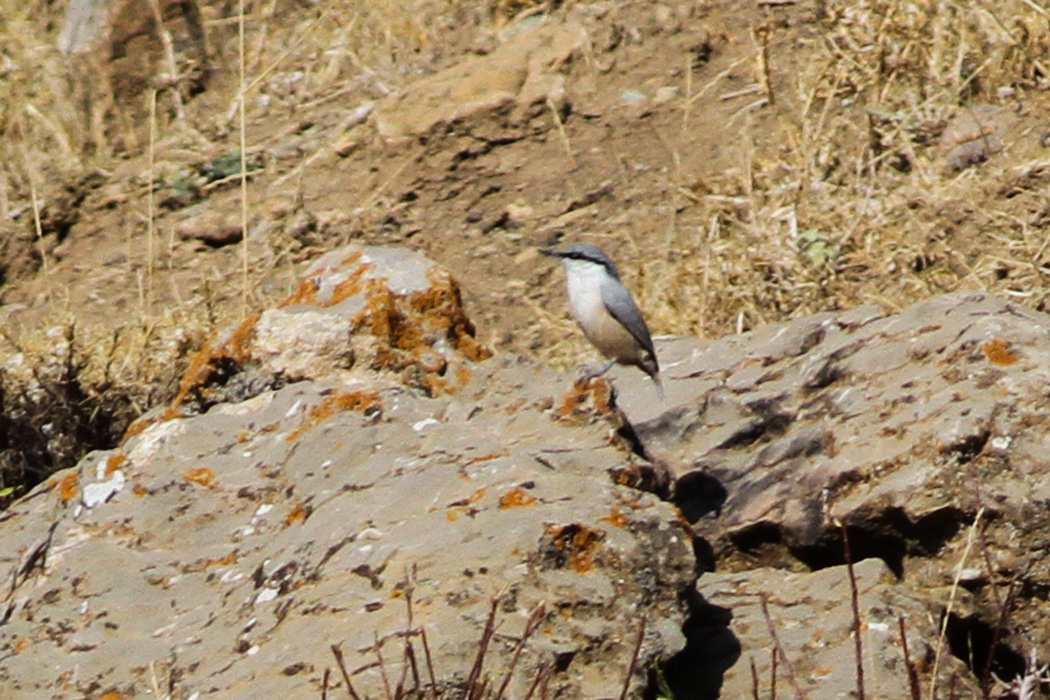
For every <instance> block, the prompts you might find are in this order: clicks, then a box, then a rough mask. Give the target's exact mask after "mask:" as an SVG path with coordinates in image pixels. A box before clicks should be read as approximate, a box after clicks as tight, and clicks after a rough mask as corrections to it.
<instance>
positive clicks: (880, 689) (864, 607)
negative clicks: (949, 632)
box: [679, 559, 969, 700]
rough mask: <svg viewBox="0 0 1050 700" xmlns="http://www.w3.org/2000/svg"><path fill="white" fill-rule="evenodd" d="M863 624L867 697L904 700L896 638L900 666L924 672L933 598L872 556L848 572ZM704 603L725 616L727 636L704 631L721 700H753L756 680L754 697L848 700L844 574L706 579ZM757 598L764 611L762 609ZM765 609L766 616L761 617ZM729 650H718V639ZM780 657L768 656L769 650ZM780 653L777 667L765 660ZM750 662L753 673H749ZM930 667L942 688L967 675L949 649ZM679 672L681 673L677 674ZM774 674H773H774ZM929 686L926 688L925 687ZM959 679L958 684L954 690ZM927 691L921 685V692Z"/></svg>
mask: <svg viewBox="0 0 1050 700" xmlns="http://www.w3.org/2000/svg"><path fill="white" fill-rule="evenodd" d="M854 574H855V576H856V580H857V602H858V610H859V617H860V622H861V646H862V654H863V659H864V676H863V680H862V682H863V685H864V689H865V697H868V698H885V699H886V700H900V698H908V697H911V691H910V687H909V673H908V668H907V663H906V657H905V654H904V648H905V647H904V644H903V643H902V640H901V635H900V629H901V628H900V619H901V618H903V619H904V629H905V633H906V634H907V648H908V655H907V660H908V661H910V662H911V663H912V665H913V667H914V668H915V669H916V678H917V679H918V678H919V677H920V676H919V674H918V671H919V669H922V670H923V671H924V673H923V676H928V675H929V674H930V672H931V671H930V669H931V668H932V666H933V665H934V659H935V657H936V653H937V649H936V639H937V637H938V634H937V632H938V630H937V629H936V626H935V624H934V621H933V620H931V618H930V616H929V614H928V611H929V609H930V608H931V607H932V605H931V601H929V600H928V599H925V598H924V597H923V596H922V595H921V594H919V593H918V592H917V591H915V590H914V589H912V588H911V587H910V586H908V585H907V584H904V583H900V582H898V581H897V578H896V577H895V576H894V575H893V573H892V572H891V571H890V570H889V569H888V568H887V567H886V565H885V564H884V563H883V562H881V561H879V560H878V559H866V560H865V561H862V562H859V563H858V564H857V565H856V566H855V567H854ZM697 589H698V590H699V592H700V594H701V595H702V596H703V599H704V601H705V603H706V604H707V605H710V606H713V607H715V608H717V609H723V610H729V611H732V621H731V622H730V623H729V624H728V629H730V630H731V631H732V632H733V636H732V637H727V636H726V635H725V634H724V633H723V632H721V630H719V628H718V627H712V628H710V629H708V630H705V631H704V632H703V633H702V641H699V642H698V643H701V644H707V646H708V648H710V649H711V650H712V652H713V653H712V654H711V656H712V657H713V660H714V661H715V662H718V661H721V662H722V665H723V666H726V667H727V668H725V673H724V676H723V683H722V686H721V689H720V692H721V697H725V698H746V697H751V689H752V687H753V686H752V684H753V682H754V680H755V679H756V678H757V680H758V687H759V697H768V696H769V694H770V691H771V688H772V686H773V685H778V686H779V687H780V688H781V689H782V691H781V692H783V693H784V695H786V696H789V697H791V696H793V692H794V687H796V686H797V687H798V688H799V689H800V690H801V691H802V693H803V696H804V697H807V698H843V697H852V696H853V695H854V694H855V692H856V690H857V688H858V681H857V665H856V664H857V662H856V659H857V656H856V641H855V636H854V632H853V630H854V616H853V608H852V597H851V592H850V591H851V589H850V583H849V575H848V572H847V569H846V567H845V566H837V567H832V568H828V569H823V570H821V571H817V572H813V573H788V574H785V573H784V572H783V571H779V570H776V569H765V568H760V569H754V570H751V571H745V572H740V573H735V574H705V575H703V576H702V577H701V578H700V581H699V584H698V586H697ZM763 601H765V604H766V611H763V609H762V604H763ZM766 612H768V618H767V616H766ZM727 639H728V640H730V643H728V644H727V643H726V640H727ZM778 644H779V645H780V649H781V651H780V652H775V649H776V648H777V645H778ZM774 653H778V658H777V670H776V671H774V669H773V654H774ZM752 664H753V665H754V669H755V675H754V676H752V670H751V669H752ZM937 666H938V677H939V678H940V679H941V683H940V685H942V686H944V687H946V686H947V684H948V683H949V682H950V680H949V679H950V677H951V675H952V674H953V673H954V674H956V675H957V677H958V678H959V679H966V678H967V677H968V676H969V674H968V673H967V672H966V670H965V667H964V666H963V664H962V663H961V662H960V661H959V660H958V659H955V658H953V657H952V656H951V655H950V654H949V651H948V649H947V645H945V646H944V648H942V649H941V658H940V661H939V663H938V664H937ZM679 673H684V671H679ZM774 673H775V674H776V675H774ZM927 682H928V681H927ZM964 682H965V680H960V681H959V688H960V689H961V688H962V687H963V683H964ZM922 690H923V692H924V693H925V692H926V691H927V690H928V685H925V684H924V685H922Z"/></svg>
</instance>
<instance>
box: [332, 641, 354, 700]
mask: <svg viewBox="0 0 1050 700" xmlns="http://www.w3.org/2000/svg"><path fill="white" fill-rule="evenodd" d="M332 656H334V657H335V662H336V664H338V665H339V671H340V672H341V673H342V674H343V681H344V682H345V683H346V692H347V693H348V694H349V695H350V697H351V698H353V700H361V697H360V696H359V695H358V694H357V691H356V690H354V684H353V683H351V682H350V674H349V673H347V670H346V662H344V661H343V650H342V649H340V648H339V645H338V644H333V645H332Z"/></svg>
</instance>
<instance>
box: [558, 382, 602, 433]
mask: <svg viewBox="0 0 1050 700" xmlns="http://www.w3.org/2000/svg"><path fill="white" fill-rule="evenodd" d="M612 397H613V394H612V385H611V384H610V383H609V381H608V380H607V379H604V378H602V377H590V378H586V379H580V380H577V381H576V382H573V385H572V388H571V389H569V391H567V392H566V393H565V395H564V396H562V399H561V405H560V407H559V408H558V410H557V412H556V413H555V416H556V418H557V420H558V422H560V423H568V424H578V423H580V422H581V421H584V420H589V419H590V418H591V417H592V416H593V415H594V414H595V413H597V414H599V415H604V416H611V415H613V414H614V413H615V409H614V407H613V399H612Z"/></svg>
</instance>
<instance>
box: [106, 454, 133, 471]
mask: <svg viewBox="0 0 1050 700" xmlns="http://www.w3.org/2000/svg"><path fill="white" fill-rule="evenodd" d="M127 461H128V456H127V455H126V454H124V453H123V452H115V453H113V454H111V455H110V456H109V459H107V460H106V476H107V477H109V476H113V473H114V472H115V471H117V470H118V469H120V468H121V467H123V466H124V463H125V462H127Z"/></svg>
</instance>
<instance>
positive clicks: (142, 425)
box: [120, 418, 157, 443]
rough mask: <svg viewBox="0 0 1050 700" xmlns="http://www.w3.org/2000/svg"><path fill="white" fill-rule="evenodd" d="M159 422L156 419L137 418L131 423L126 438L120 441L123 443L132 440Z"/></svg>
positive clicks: (126, 431)
mask: <svg viewBox="0 0 1050 700" xmlns="http://www.w3.org/2000/svg"><path fill="white" fill-rule="evenodd" d="M156 422H157V419H156V418H136V419H135V420H133V421H131V425H129V426H128V428H127V430H125V431H124V436H123V437H122V438H121V439H120V441H121V442H122V443H124V442H127V441H128V440H130V439H131V438H133V437H135V436H136V435H138V434H139V433H141V432H142V431H144V430H145V429H146V428H148V427H150V426H151V425H153V424H154V423H156Z"/></svg>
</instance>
